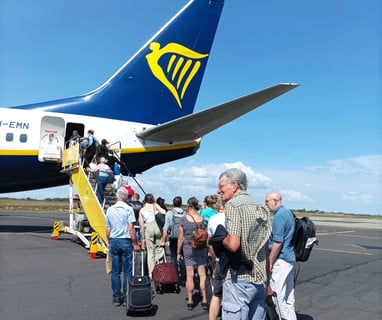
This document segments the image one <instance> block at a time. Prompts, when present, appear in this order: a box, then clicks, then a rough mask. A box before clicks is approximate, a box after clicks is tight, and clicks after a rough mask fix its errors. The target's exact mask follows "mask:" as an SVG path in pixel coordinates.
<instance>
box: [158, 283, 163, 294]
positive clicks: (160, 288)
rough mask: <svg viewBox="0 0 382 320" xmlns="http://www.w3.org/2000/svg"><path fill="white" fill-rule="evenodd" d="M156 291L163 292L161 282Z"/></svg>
mask: <svg viewBox="0 0 382 320" xmlns="http://www.w3.org/2000/svg"><path fill="white" fill-rule="evenodd" d="M156 292H157V293H159V294H163V288H162V286H161V285H160V284H159V285H158V286H157V288H156Z"/></svg>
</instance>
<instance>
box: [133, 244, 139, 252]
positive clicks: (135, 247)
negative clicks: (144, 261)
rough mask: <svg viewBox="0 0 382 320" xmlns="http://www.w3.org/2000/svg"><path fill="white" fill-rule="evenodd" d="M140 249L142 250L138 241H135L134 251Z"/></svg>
mask: <svg viewBox="0 0 382 320" xmlns="http://www.w3.org/2000/svg"><path fill="white" fill-rule="evenodd" d="M140 250H141V248H140V246H139V244H138V243H134V251H135V252H138V251H140Z"/></svg>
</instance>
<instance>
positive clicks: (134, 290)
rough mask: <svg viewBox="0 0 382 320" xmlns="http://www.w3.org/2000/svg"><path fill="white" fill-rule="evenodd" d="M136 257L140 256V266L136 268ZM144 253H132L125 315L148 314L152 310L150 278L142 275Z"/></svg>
mask: <svg viewBox="0 0 382 320" xmlns="http://www.w3.org/2000/svg"><path fill="white" fill-rule="evenodd" d="M137 255H140V259H141V265H140V266H139V270H137V268H136V263H135V262H136V260H137ZM143 273H144V253H143V251H141V252H134V253H133V276H132V277H130V278H129V282H128V288H127V297H126V298H127V299H126V300H127V301H126V315H130V314H131V313H135V312H148V313H150V312H151V310H152V300H153V295H152V290H151V281H150V277H149V276H147V275H144V274H143Z"/></svg>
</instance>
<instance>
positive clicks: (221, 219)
mask: <svg viewBox="0 0 382 320" xmlns="http://www.w3.org/2000/svg"><path fill="white" fill-rule="evenodd" d="M219 224H221V225H223V226H225V213H224V212H219V213H217V214H214V215H213V216H211V217H210V220H208V225H207V232H208V235H209V236H210V237H212V236H213V235H214V233H215V230H216V228H217V227H218V225H219Z"/></svg>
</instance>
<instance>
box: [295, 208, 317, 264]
mask: <svg viewBox="0 0 382 320" xmlns="http://www.w3.org/2000/svg"><path fill="white" fill-rule="evenodd" d="M292 214H293V217H294V220H295V228H294V233H293V239H292V245H293V247H294V252H295V255H296V261H300V262H305V261H307V260H308V259H309V256H310V252H311V251H312V249H313V246H314V245H315V244H316V245H318V240H317V238H316V226H315V225H314V223H313V221H312V220H310V219H309V218H308V217H303V218H298V217H296V216H295V214H294V213H293V212H292Z"/></svg>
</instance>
